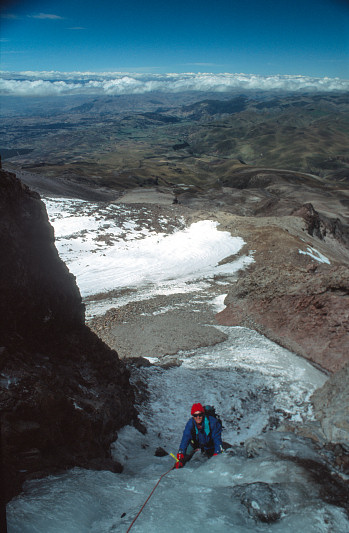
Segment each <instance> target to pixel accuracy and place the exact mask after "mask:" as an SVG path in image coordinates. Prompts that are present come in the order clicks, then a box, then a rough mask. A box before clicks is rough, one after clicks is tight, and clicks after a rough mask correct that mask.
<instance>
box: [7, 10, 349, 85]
mask: <svg viewBox="0 0 349 533" xmlns="http://www.w3.org/2000/svg"><path fill="white" fill-rule="evenodd" d="M1 16H2V18H1V51H2V53H1V59H2V66H1V68H2V70H5V71H27V70H31V71H32V70H35V71H43V70H46V71H47V70H57V71H65V72H69V71H94V72H103V71H119V72H127V71H128V72H149V73H165V72H211V73H223V72H233V73H248V74H258V75H263V76H265V75H275V74H283V75H285V74H290V75H295V74H301V75H304V76H314V77H325V76H327V77H339V78H344V79H349V4H348V2H346V1H345V0H316V1H315V0H289V1H287V2H286V1H284V0H279V1H278V2H276V1H271V0H239V1H237V0H230V1H228V0H215V1H213V0H212V1H210V2H208V1H206V0H186V1H183V0H175V1H171V0H167V1H164V0H162V1H160V0H149V1H148V2H147V1H146V0H122V1H119V0H114V1H109V0H108V1H106V0H100V1H98V0H93V1H91V0H59V1H58V0H38V1H31V2H29V1H17V2H16V1H12V2H11V1H8V2H7V3H6V2H5V6H4V7H3V8H2V15H1Z"/></svg>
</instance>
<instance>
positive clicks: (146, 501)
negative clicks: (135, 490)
mask: <svg viewBox="0 0 349 533" xmlns="http://www.w3.org/2000/svg"><path fill="white" fill-rule="evenodd" d="M173 469H174V466H171V468H170V470H168V471H167V472H165V473H164V474H162V476H160V478H159V480H158V482H157V483H156V485H155V487H154V488H153V490H152V491H151V493H150V494H149V496H148V498H147V499H146V500H145V502H144V503H143V505H142V507H141V508H140V510H139V512H138V513H137V515H136V517H135V518H134V519H133V521H132V523H131V525H130V527H129V528H128V530H127V531H126V533H128V532H129V531H130V529H131V527H132V526H133V524H134V523H135V521H136V520H137V518H138V517H139V515H140V514H141V512H142V511H143V509H144V507H145V506H146V505H147V503H148V501H149V500H150V498H151V496H152V494H153V493H154V491H155V489H156V487H157V486H158V484H159V483H160V481H161V480H162V478H163V477H164V476H166V475H167V474H169V473H170V472H171V470H173Z"/></svg>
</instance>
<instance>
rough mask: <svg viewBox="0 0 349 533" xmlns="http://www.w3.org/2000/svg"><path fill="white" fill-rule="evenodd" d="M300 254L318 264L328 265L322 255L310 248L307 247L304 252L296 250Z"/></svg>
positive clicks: (328, 261)
mask: <svg viewBox="0 0 349 533" xmlns="http://www.w3.org/2000/svg"><path fill="white" fill-rule="evenodd" d="M298 251H299V253H300V254H304V255H309V257H311V258H312V259H315V261H318V262H319V263H327V264H328V265H329V264H330V260H329V259H328V258H327V257H326V256H325V255H323V254H321V253H320V252H319V251H318V250H316V249H315V248H312V247H311V246H307V249H306V251H305V252H304V251H303V250H298Z"/></svg>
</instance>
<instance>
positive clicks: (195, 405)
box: [191, 403, 205, 415]
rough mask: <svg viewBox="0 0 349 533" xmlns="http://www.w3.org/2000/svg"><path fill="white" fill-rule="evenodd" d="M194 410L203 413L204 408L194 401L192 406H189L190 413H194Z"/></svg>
mask: <svg viewBox="0 0 349 533" xmlns="http://www.w3.org/2000/svg"><path fill="white" fill-rule="evenodd" d="M196 411H200V413H204V412H205V409H204V408H203V407H202V405H201V403H194V404H193V407H192V408H191V414H192V415H193V414H194V413H196Z"/></svg>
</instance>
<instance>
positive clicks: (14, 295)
mask: <svg viewBox="0 0 349 533" xmlns="http://www.w3.org/2000/svg"><path fill="white" fill-rule="evenodd" d="M0 212H1V219H0V257H1V259H0V288H1V299H0V316H1V322H0V406H1V434H2V455H3V463H4V467H5V471H4V476H3V481H5V496H6V499H9V498H11V497H13V496H14V495H15V494H16V493H18V492H19V490H20V488H21V485H22V482H23V481H24V480H26V479H30V478H33V477H38V476H41V475H46V474H48V473H50V472H53V471H57V470H60V469H64V468H69V467H73V466H77V465H78V466H83V467H87V468H97V469H101V468H102V469H110V470H113V471H120V470H121V469H122V466H121V465H120V464H119V463H117V462H114V461H113V460H112V459H111V454H110V444H111V443H112V442H113V441H114V440H115V438H116V437H117V430H118V429H119V428H121V427H122V426H123V425H125V424H127V423H130V422H132V421H135V420H136V417H137V413H136V411H135V408H134V391H133V388H132V387H131V385H130V383H129V372H128V370H127V369H126V367H125V366H124V364H123V363H122V362H121V361H120V360H119V358H118V355H117V353H116V352H115V351H113V350H111V349H109V348H108V347H107V346H106V345H105V344H104V343H103V342H102V341H101V340H100V339H99V338H98V337H97V336H96V335H95V334H94V333H92V332H91V331H90V329H89V328H88V327H87V326H86V325H85V319H84V306H83V304H82V301H81V296H80V293H79V290H78V288H77V286H76V283H75V278H74V276H73V275H72V274H70V273H69V271H68V268H67V267H66V265H65V264H64V263H63V262H62V261H61V259H60V258H59V256H58V253H57V250H56V248H55V245H54V233H53V229H52V227H51V226H50V224H49V221H48V217H47V213H46V209H45V206H44V204H43V203H42V202H41V200H40V197H39V195H38V194H36V193H33V192H32V191H30V190H29V189H28V188H27V187H26V186H25V185H23V184H22V183H21V182H20V181H19V180H18V179H17V178H16V176H15V175H14V174H11V173H8V172H5V171H0Z"/></svg>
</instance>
